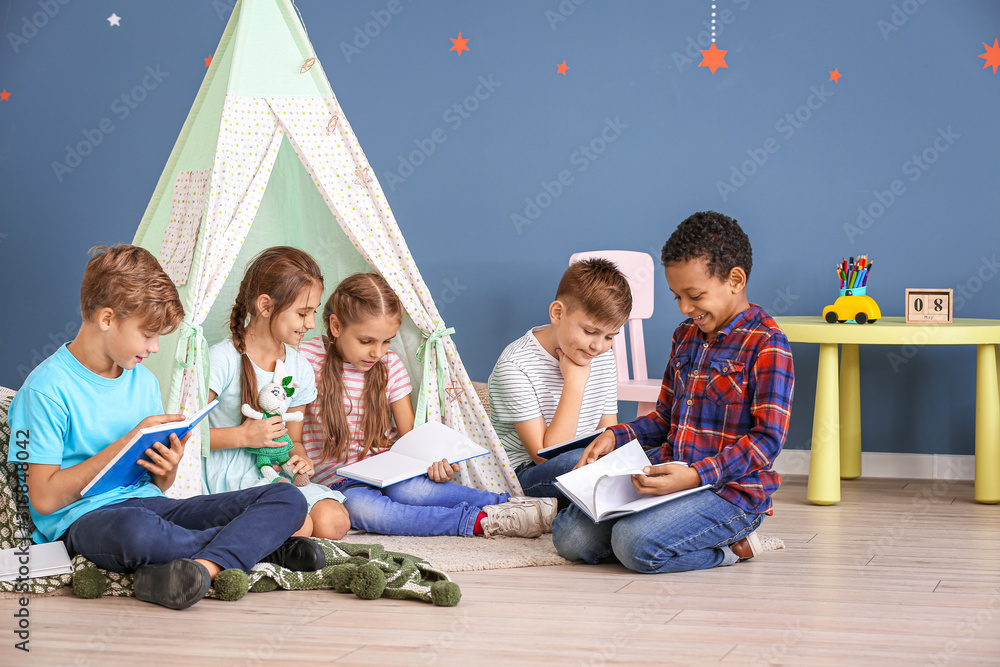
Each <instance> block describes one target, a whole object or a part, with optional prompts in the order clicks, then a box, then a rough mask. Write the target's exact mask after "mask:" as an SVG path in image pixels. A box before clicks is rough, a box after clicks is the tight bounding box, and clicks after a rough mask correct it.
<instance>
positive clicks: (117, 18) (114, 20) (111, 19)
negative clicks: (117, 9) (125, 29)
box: [108, 13, 122, 28]
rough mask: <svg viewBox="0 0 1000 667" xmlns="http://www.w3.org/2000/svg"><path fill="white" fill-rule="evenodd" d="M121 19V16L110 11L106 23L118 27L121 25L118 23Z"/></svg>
mask: <svg viewBox="0 0 1000 667" xmlns="http://www.w3.org/2000/svg"><path fill="white" fill-rule="evenodd" d="M121 20H122V17H120V16H118V14H114V13H112V14H111V16H109V17H108V24H109V25H113V26H118V27H119V28H120V27H121V26H120V25H119V23H120V22H121Z"/></svg>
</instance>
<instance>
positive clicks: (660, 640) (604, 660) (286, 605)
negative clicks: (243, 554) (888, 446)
mask: <svg viewBox="0 0 1000 667" xmlns="http://www.w3.org/2000/svg"><path fill="white" fill-rule="evenodd" d="M775 505H776V507H775V516H773V517H771V518H769V519H765V521H764V524H763V527H762V528H761V533H762V534H764V535H774V536H777V537H780V538H781V539H783V540H784V541H785V544H786V545H787V548H786V549H785V550H783V551H777V552H767V553H764V554H762V555H761V556H759V557H758V558H756V559H754V560H752V561H749V562H745V563H741V564H738V565H736V566H733V567H728V568H716V569H714V570H709V571H703V572H689V573H684V574H673V575H655V576H649V575H646V576H643V575H637V574H634V573H632V572H629V571H627V570H625V569H624V568H622V567H620V566H617V565H602V566H588V565H566V566H559V567H538V568H523V569H514V570H494V571H488V572H468V573H457V574H455V575H454V579H455V581H457V582H458V583H459V584H460V585H461V587H462V591H463V598H462V602H461V603H460V604H459V605H458V606H457V607H453V608H438V607H434V606H432V605H430V604H423V603H419V602H396V601H390V600H376V601H364V600H359V599H357V598H355V597H354V596H353V595H339V594H336V593H333V592H332V591H305V592H296V593H290V592H272V593H266V594H250V595H248V596H247V597H246V598H244V599H243V600H241V601H239V602H218V601H214V600H205V601H203V602H200V603H198V604H197V605H195V606H194V607H193V608H191V609H189V610H187V611H184V612H174V611H170V610H167V609H163V608H159V607H155V606H152V605H148V604H143V603H139V602H135V601H134V600H132V599H127V600H126V599H112V598H104V599H101V600H79V599H76V598H73V597H50V598H38V599H34V600H32V601H31V603H30V610H31V617H30V618H31V628H30V632H31V643H30V647H31V653H30V654H27V655H26V654H23V653H21V652H19V651H15V650H14V649H13V643H14V641H15V640H14V639H13V638H12V637H13V635H12V633H11V630H12V629H13V627H14V626H13V619H12V616H11V614H12V612H13V611H14V610H16V609H17V606H16V602H15V601H13V600H0V618H2V619H4V620H0V641H2V642H3V644H2V645H0V664H2V665H56V664H58V665H74V666H79V667H87V666H97V665H100V666H104V665H119V664H120V665H129V666H130V667H136V666H141V665H143V664H144V663H145V664H148V665H155V666H160V665H210V664H225V665H248V666H249V665H261V664H267V663H272V662H274V663H277V662H280V663H285V664H292V665H302V664H335V665H451V664H463V665H465V664H472V665H475V666H476V667H482V666H484V665H536V664H537V665H543V664H544V665H554V664H572V665H605V664H626V665H645V664H649V665H653V664H656V665H663V664H685V665H688V664H705V663H715V662H721V663H732V664H750V665H767V664H808V665H847V664H857V665H887V666H888V665H904V664H905V665H937V666H939V667H940V666H942V665H997V664H1000V506H987V505H978V504H975V503H974V502H973V501H972V484H971V483H970V482H947V483H946V482H936V483H934V482H930V481H910V482H908V481H906V480H885V479H859V480H854V481H845V482H844V483H843V500H842V502H841V503H840V504H839V505H834V506H830V507H818V506H814V505H810V504H808V503H807V502H806V501H805V479H804V478H801V477H796V478H791V479H786V480H785V483H784V485H783V486H782V488H781V490H780V491H779V492H778V493H777V495H776V496H775Z"/></svg>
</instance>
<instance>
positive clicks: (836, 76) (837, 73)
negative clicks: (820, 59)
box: [830, 67, 844, 83]
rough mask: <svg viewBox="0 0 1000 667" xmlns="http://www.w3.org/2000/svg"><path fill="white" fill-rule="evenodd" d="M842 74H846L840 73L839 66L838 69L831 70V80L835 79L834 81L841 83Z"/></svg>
mask: <svg viewBox="0 0 1000 667" xmlns="http://www.w3.org/2000/svg"><path fill="white" fill-rule="evenodd" d="M842 76H844V75H843V74H841V73H840V68H839V67H838V68H837V69H835V70H833V71H832V72H830V81H833V82H834V83H840V77H842Z"/></svg>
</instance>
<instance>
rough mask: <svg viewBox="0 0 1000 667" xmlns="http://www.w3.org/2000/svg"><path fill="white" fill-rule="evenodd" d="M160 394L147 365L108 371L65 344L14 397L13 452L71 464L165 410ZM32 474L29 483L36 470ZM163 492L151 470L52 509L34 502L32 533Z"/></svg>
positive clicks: (63, 527)
mask: <svg viewBox="0 0 1000 667" xmlns="http://www.w3.org/2000/svg"><path fill="white" fill-rule="evenodd" d="M160 401H161V399H160V386H159V383H158V382H157V381H156V377H155V376H154V375H153V374H152V373H151V372H150V371H149V370H148V369H146V368H143V367H142V366H136V367H135V368H133V369H132V370H125V371H122V374H121V375H119V376H118V377H116V378H106V377H103V376H101V375H98V374H97V373H94V372H93V371H91V370H90V369H88V368H87V367H86V366H84V365H83V364H81V363H80V362H79V361H78V360H77V358H76V357H74V356H73V353H72V352H70V351H69V349H67V347H66V345H63V346H62V347H60V348H59V349H58V350H56V352H55V354H53V355H52V356H51V357H49V358H48V359H46V360H45V361H43V362H42V363H40V364H39V365H38V367H37V368H35V370H33V371H32V372H31V374H30V375H28V378H27V379H26V380H25V381H24V385H23V386H22V387H21V390H20V391H18V392H17V394H16V395H15V396H14V400H13V401H12V402H11V404H10V433H11V446H10V452H9V454H8V456H7V460H8V461H10V462H11V463H39V464H43V465H57V466H59V467H60V468H63V469H65V468H71V467H72V466H75V465H76V464H78V463H81V462H83V461H85V460H87V459H89V458H90V457H92V456H94V455H95V454H97V453H98V452H100V451H101V450H102V449H104V448H105V447H107V446H108V445H110V444H111V443H113V442H114V441H115V440H118V439H119V438H121V437H122V436H124V435H126V434H127V433H128V432H129V431H131V430H132V429H133V428H135V427H136V426H137V425H138V424H139V422H141V421H142V420H143V419H145V418H146V417H149V416H150V415H158V414H162V413H163V404H162V403H161V402H160ZM18 441H22V442H24V443H25V444H24V445H23V446H22V445H20V444H18ZM25 452H27V459H25ZM26 482H27V487H28V488H29V489H30V488H31V484H32V481H31V476H30V475H29V476H28V478H27V480H26ZM159 495H162V493H161V492H160V489H159V487H157V486H156V485H155V484H153V483H152V480H151V479H150V477H149V475H148V474H147V475H143V476H142V477H141V478H140V479H139V481H138V482H136V483H135V484H133V485H132V486H129V487H120V488H117V489H114V490H112V491H108V492H106V493H101V494H98V495H96V496H92V497H88V498H81V499H80V500H77V501H76V502H73V503H70V504H69V505H66V506H65V507H63V508H62V509H59V510H56V511H55V512H53V513H52V514H49V515H46V516H43V515H41V514H39V513H38V512H36V511H35V508H34V507H31V519H32V521H34V523H35V532H34V534H33V535H32V539H33V540H34V541H35V542H36V543H38V544H41V543H43V542H52V541H54V540H57V539H59V538H60V537H62V535H63V533H65V532H66V531H67V530H68V529H69V527H70V526H71V525H72V524H73V522H74V521H76V520H77V519H79V518H80V517H81V516H83V515H84V514H86V513H87V512H90V511H92V510H95V509H97V508H99V507H104V506H105V505H111V504H114V503H120V502H122V501H123V500H128V499H129V498H148V497H150V496H159ZM29 505H30V501H29Z"/></svg>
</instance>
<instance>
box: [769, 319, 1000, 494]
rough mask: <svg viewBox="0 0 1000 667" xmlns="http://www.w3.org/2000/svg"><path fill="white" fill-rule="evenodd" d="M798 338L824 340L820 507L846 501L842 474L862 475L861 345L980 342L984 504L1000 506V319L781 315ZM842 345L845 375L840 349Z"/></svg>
mask: <svg viewBox="0 0 1000 667" xmlns="http://www.w3.org/2000/svg"><path fill="white" fill-rule="evenodd" d="M774 320H775V322H777V323H778V326H780V327H781V329H782V331H784V332H785V335H786V336H787V337H788V340H789V341H790V342H792V343H819V371H818V372H817V374H816V410H815V412H814V413H813V437H812V454H811V460H810V462H809V486H808V491H807V493H806V497H807V498H808V499H809V501H810V502H813V503H815V504H817V505H832V504H834V503H838V502H840V479H841V478H844V479H853V478H855V477H859V476H860V475H861V387H860V382H859V379H860V375H861V369H860V367H859V365H858V346H859V345H975V346H976V489H975V498H976V500H977V501H978V502H981V503H1000V385H998V379H997V378H998V376H1000V357H998V355H997V346H998V345H1000V320H976V319H961V318H956V319H955V320H954V321H953V323H952V324H936V325H921V324H905V323H904V322H903V318H902V317H884V318H882V319H880V320H879V321H878V322H876V323H875V324H828V323H827V322H824V321H823V320H822V319H821V318H820V317H819V316H818V315H817V316H797V317H776V318H774ZM838 345H842V346H843V350H842V353H841V359H840V375H839V377H838V374H837V346H838Z"/></svg>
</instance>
